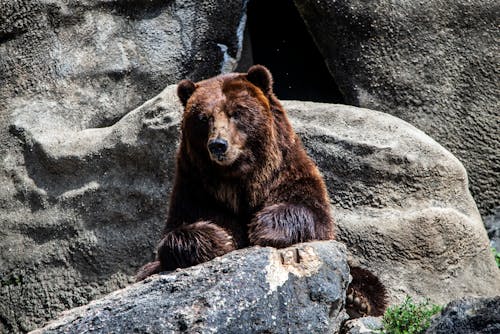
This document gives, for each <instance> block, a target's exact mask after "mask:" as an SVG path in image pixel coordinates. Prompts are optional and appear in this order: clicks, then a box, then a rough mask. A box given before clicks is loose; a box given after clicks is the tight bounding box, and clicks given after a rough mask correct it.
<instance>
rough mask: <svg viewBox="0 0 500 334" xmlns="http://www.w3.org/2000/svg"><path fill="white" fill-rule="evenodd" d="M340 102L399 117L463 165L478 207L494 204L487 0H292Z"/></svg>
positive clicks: (492, 49) (494, 89)
mask: <svg viewBox="0 0 500 334" xmlns="http://www.w3.org/2000/svg"><path fill="white" fill-rule="evenodd" d="M294 1H295V4H296V5H297V8H298V9H299V11H300V13H301V15H302V17H303V18H304V20H305V21H306V23H307V25H308V27H309V30H310V32H311V33H312V36H313V38H314V39H315V41H316V44H317V45H318V47H319V49H320V51H321V52H322V54H323V57H324V58H325V61H326V63H327V65H328V67H329V69H330V72H331V74H332V75H333V77H334V78H335V81H336V82H337V84H338V85H339V87H340V89H341V91H342V93H343V95H344V97H345V101H346V103H347V104H352V105H355V106H360V107H364V108H369V109H373V110H380V111H383V112H387V113H390V114H392V115H395V116H397V117H399V118H402V119H404V120H406V121H408V122H409V123H411V124H413V125H415V126H416V127H417V128H419V129H421V130H423V131H424V132H425V133H427V134H428V135H429V136H431V137H432V138H434V139H435V140H437V141H438V142H439V143H441V144H442V145H443V146H444V147H446V148H447V149H449V150H450V151H451V152H452V153H453V154H455V155H456V156H457V157H458V158H459V159H460V160H461V161H462V162H463V163H464V165H465V167H466V169H467V171H468V174H469V177H470V189H471V191H472V194H473V196H474V198H475V199H476V202H477V203H478V205H479V208H480V210H481V213H482V214H484V215H487V214H489V213H491V212H492V210H493V208H495V207H497V206H499V205H500V196H499V195H498V189H499V188H500V178H499V177H498V172H499V170H498V166H500V156H499V154H498V152H500V141H499V140H498V133H499V124H500V123H499V122H498V119H499V110H500V108H499V107H500V103H499V94H498V75H499V72H498V54H499V51H500V50H499V44H498V42H497V41H498V38H499V37H500V33H499V30H498V14H497V13H498V11H499V10H500V4H499V3H498V1H494V0H479V1H468V0H431V1H408V0H407V1H382V0H375V1H368V2H367V1H363V0H337V1H329V0H294Z"/></svg>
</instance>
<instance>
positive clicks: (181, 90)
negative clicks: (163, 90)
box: [177, 79, 196, 107]
mask: <svg viewBox="0 0 500 334" xmlns="http://www.w3.org/2000/svg"><path fill="white" fill-rule="evenodd" d="M195 89H196V86H195V84H194V82H192V81H191V80H187V79H185V80H182V81H181V82H179V84H178V85H177V96H178V97H179V100H181V103H182V105H183V106H184V107H185V106H186V104H187V101H188V100H189V98H190V97H191V95H193V92H194V90H195Z"/></svg>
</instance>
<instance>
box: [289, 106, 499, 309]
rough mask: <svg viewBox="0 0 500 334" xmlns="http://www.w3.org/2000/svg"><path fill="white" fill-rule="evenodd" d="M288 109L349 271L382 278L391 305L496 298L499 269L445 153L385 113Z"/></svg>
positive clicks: (457, 167) (461, 176)
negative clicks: (326, 195)
mask: <svg viewBox="0 0 500 334" xmlns="http://www.w3.org/2000/svg"><path fill="white" fill-rule="evenodd" d="M284 106H285V108H286V109H287V110H288V112H289V114H290V115H291V116H292V123H293V125H294V128H295V130H296V131H297V133H298V134H299V135H300V136H301V137H302V140H303V142H304V144H305V146H306V148H307V150H308V151H309V153H310V155H311V156H312V157H313V158H314V159H315V161H316V162H317V164H318V166H319V168H320V170H321V171H322V173H323V176H324V177H325V181H326V183H327V188H328V190H329V192H330V197H331V199H332V204H333V206H334V207H333V214H334V218H335V219H336V221H337V225H338V236H337V238H338V239H339V240H341V241H343V242H345V243H346V244H347V249H348V252H349V253H350V256H351V259H350V260H351V263H352V264H355V265H358V266H363V267H366V268H368V269H370V270H371V271H372V272H374V273H375V274H376V275H377V276H378V277H379V278H380V279H381V281H382V282H383V283H384V285H385V286H386V287H387V288H388V293H389V299H390V301H391V303H396V302H401V301H402V300H404V297H405V295H407V294H408V295H410V296H425V297H429V298H430V300H431V301H432V302H435V303H438V304H444V303H447V302H449V301H451V300H453V299H457V298H460V297H461V296H466V295H473V296H474V295H483V296H495V295H500V270H498V268H497V267H496V264H495V262H494V259H493V256H492V254H491V251H490V247H489V241H488V236H487V234H486V230H485V229H484V226H483V223H482V221H481V217H480V215H479V212H478V210H477V207H476V205H475V203H474V200H473V199H472V197H471V195H470V193H469V191H468V187H467V186H468V182H467V173H466V172H465V169H464V167H463V166H462V164H461V163H460V162H459V161H458V160H457V159H456V158H455V157H454V156H453V155H452V154H451V153H450V152H448V151H447V150H446V149H444V148H443V147H442V146H440V145H439V144H438V143H436V142H435V141H434V140H433V139H431V138H430V137H428V136H426V135H425V134H424V133H423V132H422V131H420V130H418V129H416V128H415V127H413V126H412V125H410V124H408V123H406V122H404V121H401V120H399V119H397V118H395V117H393V116H391V115H388V114H383V113H380V112H376V111H372V110H368V109H360V108H355V107H348V106H341V105H330V104H321V103H312V102H297V101H286V102H285V103H284ZM478 282H481V283H480V284H478Z"/></svg>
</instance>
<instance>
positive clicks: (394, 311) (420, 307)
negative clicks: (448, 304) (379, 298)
mask: <svg viewBox="0 0 500 334" xmlns="http://www.w3.org/2000/svg"><path fill="white" fill-rule="evenodd" d="M442 308H443V307H442V306H439V305H435V304H430V302H429V300H426V301H424V302H421V303H415V302H414V301H413V299H412V298H411V297H410V296H406V299H405V300H404V302H403V303H402V304H400V305H395V306H391V307H389V308H388V309H387V310H386V311H385V314H384V317H383V319H382V325H383V329H382V331H381V332H380V333H383V334H418V333H423V332H424V331H425V330H426V329H427V328H428V327H429V326H430V324H431V317H432V316H433V315H434V314H436V313H438V312H440V311H441V310H442Z"/></svg>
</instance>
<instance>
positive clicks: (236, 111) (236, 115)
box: [231, 108, 243, 119]
mask: <svg viewBox="0 0 500 334" xmlns="http://www.w3.org/2000/svg"><path fill="white" fill-rule="evenodd" d="M242 113H243V108H236V109H234V110H233V112H232V113H231V118H234V119H239V118H240V116H241V114H242Z"/></svg>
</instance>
